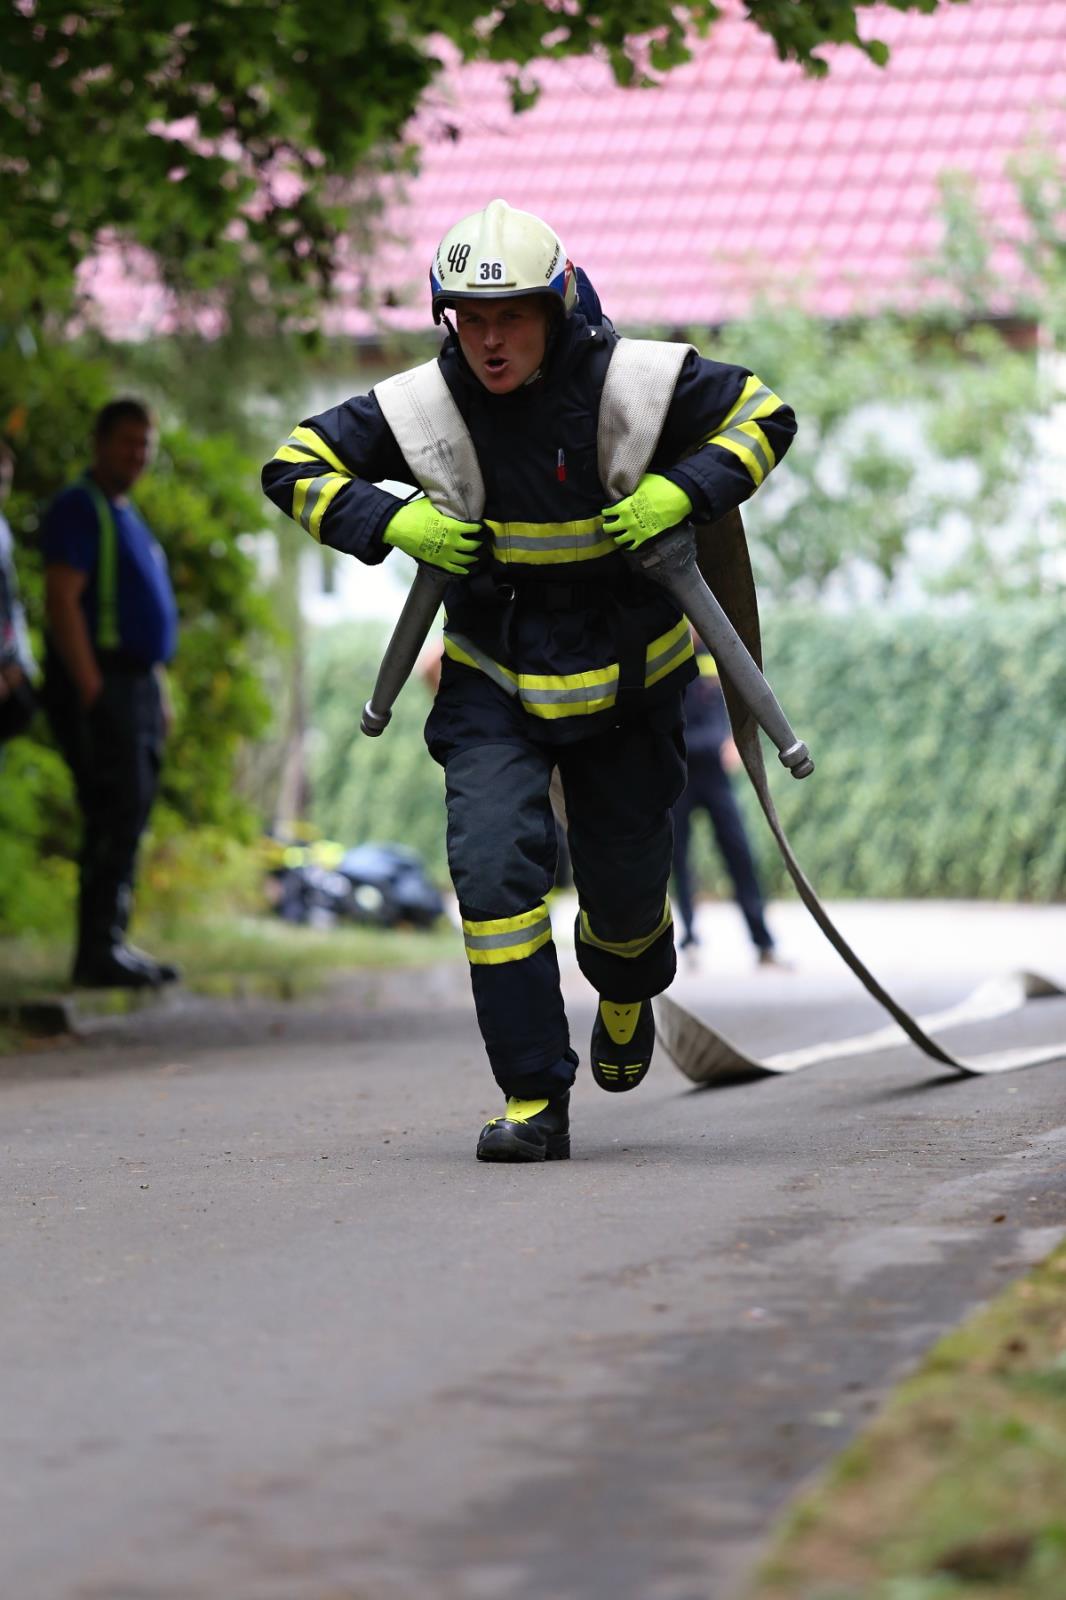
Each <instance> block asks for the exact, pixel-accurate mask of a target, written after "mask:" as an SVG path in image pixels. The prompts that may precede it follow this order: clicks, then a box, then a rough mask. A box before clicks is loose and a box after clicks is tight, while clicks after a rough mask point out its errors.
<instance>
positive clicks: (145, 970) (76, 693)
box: [42, 400, 177, 988]
mask: <svg viewBox="0 0 1066 1600" xmlns="http://www.w3.org/2000/svg"><path fill="white" fill-rule="evenodd" d="M151 436H152V419H151V416H150V414H149V412H148V410H147V408H146V407H145V406H144V405H142V404H141V402H140V401H139V400H112V401H111V402H110V403H109V404H108V405H106V406H104V408H103V410H102V411H101V412H100V414H99V416H98V417H97V418H96V423H95V427H94V430H93V461H92V466H91V467H90V468H89V470H88V471H87V472H86V473H85V475H84V476H83V477H81V478H79V479H78V480H77V482H75V483H73V484H71V485H69V486H68V487H67V488H66V489H64V490H63V491H62V493H61V494H59V495H58V496H57V497H56V499H55V500H54V501H53V502H52V505H51V506H50V507H49V509H48V513H47V515H46V517H45V521H44V528H43V532H42V548H43V552H44V561H45V618H46V643H47V655H46V661H45V687H44V701H45V708H46V710H47V712H48V715H49V718H50V720H51V723H52V727H53V729H54V731H55V735H56V739H57V742H58V744H59V747H60V749H61V750H62V752H63V755H64V756H65V758H66V760H67V762H68V764H69V766H70V769H71V772H72V774H73V777H74V784H75V789H76V791H77V796H78V803H79V805H80V807H81V811H82V816H83V821H84V834H83V839H82V850H81V856H80V861H79V867H80V879H79V886H80V894H79V907H78V943H77V952H76V955H75V959H74V973H73V977H74V982H75V983H79V984H84V985H88V986H90V987H93V988H105V987H110V986H119V985H120V986H122V987H124V988H142V987H146V986H149V985H154V984H160V983H164V982H167V981H169V980H170V979H173V978H176V977H177V972H176V971H175V969H174V968H173V967H169V966H167V965H165V964H164V963H162V962H158V961H155V960H153V959H152V958H151V957H150V956H146V955H144V954H143V953H142V952H141V951H138V950H136V949H134V948H133V947H132V946H131V945H129V944H128V943H127V942H126V926H127V923H128V921H129V916H130V911H131V908H132V896H133V881H134V874H135V870H136V861H137V849H138V845H139V843H140V839H141V835H142V833H143V832H144V829H145V825H146V824H147V821H148V815H149V812H150V811H151V808H152V803H153V801H154V799H155V795H156V790H157V788H158V783H159V769H160V762H161V758H162V752H163V741H164V738H165V735H166V732H167V729H168V727H169V723H170V709H169V697H168V694H167V687H166V675H165V666H166V663H167V662H168V661H169V660H170V659H171V657H172V656H173V654H174V650H175V647H176V644H177V606H176V604H175V601H174V592H173V589H172V588H171V584H170V577H169V574H168V572H167V563H166V557H165V556H164V554H163V551H162V550H161V548H160V546H159V545H158V543H157V542H156V540H155V538H154V537H153V536H152V534H151V532H150V531H149V529H148V527H147V526H146V524H145V523H144V522H143V521H142V519H141V518H140V517H139V516H138V514H137V512H136V510H135V509H134V507H133V506H132V505H131V504H130V502H129V500H128V499H127V498H126V497H127V494H128V492H129V490H130V489H132V487H133V485H134V484H135V483H136V481H137V479H138V478H139V477H140V476H141V473H142V472H143V471H144V469H145V467H146V465H147V464H148V459H149V454H150V449H151Z"/></svg>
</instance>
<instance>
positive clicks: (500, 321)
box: [455, 295, 549, 394]
mask: <svg viewBox="0 0 1066 1600" xmlns="http://www.w3.org/2000/svg"><path fill="white" fill-rule="evenodd" d="M548 315H549V313H548V309H547V307H546V306H545V305H544V303H543V299H542V297H541V296H539V295H533V296H528V295H518V296H516V297H515V298H514V299H513V300H485V301H482V302H481V303H480V304H474V303H473V302H470V301H468V302H467V303H465V304H463V303H460V304H459V305H458V306H456V308H455V321H456V326H457V328H458V331H459V343H460V344H461V345H462V348H463V354H464V356H465V357H466V359H467V361H468V363H469V365H470V368H471V370H472V372H473V373H474V375H475V377H476V378H477V379H478V380H479V382H481V383H483V384H484V385H485V388H486V389H488V390H489V392H490V393H491V394H510V393H511V391H512V390H513V389H519V388H521V386H522V384H523V383H525V381H526V379H527V378H531V377H532V376H533V374H534V373H535V372H536V370H537V368H538V367H539V366H540V364H541V362H542V361H543V360H544V351H545V349H546V348H547V344H548Z"/></svg>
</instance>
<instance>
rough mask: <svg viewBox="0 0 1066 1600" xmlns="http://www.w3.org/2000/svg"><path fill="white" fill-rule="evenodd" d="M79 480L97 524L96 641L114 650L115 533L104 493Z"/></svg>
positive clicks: (116, 643)
mask: <svg viewBox="0 0 1066 1600" xmlns="http://www.w3.org/2000/svg"><path fill="white" fill-rule="evenodd" d="M82 483H83V484H84V485H85V487H86V489H88V491H89V495H90V498H91V499H92V502H93V505H94V506H95V507H96V516H97V520H98V522H99V524H100V553H99V555H98V557H97V563H96V642H97V644H98V645H99V647H100V649H101V650H117V649H118V647H119V633H118V534H117V532H116V531H115V519H114V517H113V516H112V514H111V506H110V504H109V502H108V500H107V498H106V496H105V495H103V494H101V492H100V490H99V488H98V487H97V485H96V484H95V483H94V482H93V480H92V479H91V478H83V479H82Z"/></svg>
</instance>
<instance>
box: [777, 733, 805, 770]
mask: <svg viewBox="0 0 1066 1600" xmlns="http://www.w3.org/2000/svg"><path fill="white" fill-rule="evenodd" d="M777 759H778V761H780V763H781V765H782V766H783V767H787V768H788V770H789V772H791V774H792V776H793V777H794V778H809V777H810V775H811V773H812V772H813V771H814V762H813V761H812V760H811V756H810V751H809V750H808V749H807V746H806V745H805V744H804V742H803V740H802V739H797V740H796V742H795V744H790V745H789V747H788V749H787V750H779V751H778V752H777Z"/></svg>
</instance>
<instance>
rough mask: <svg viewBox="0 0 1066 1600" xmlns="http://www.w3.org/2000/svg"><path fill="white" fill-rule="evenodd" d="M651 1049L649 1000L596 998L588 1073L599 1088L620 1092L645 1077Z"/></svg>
mask: <svg viewBox="0 0 1066 1600" xmlns="http://www.w3.org/2000/svg"><path fill="white" fill-rule="evenodd" d="M654 1049H655V1018H654V1017H653V1016H652V1011H651V1001H650V1000H634V1001H632V1002H631V1003H629V1004H626V1003H625V1002H623V1001H621V1000H603V999H601V1000H600V1005H599V1010H598V1011H597V1012H596V1021H595V1023H594V1024H593V1028H592V1076H593V1077H594V1078H595V1080H596V1082H597V1083H598V1084H599V1086H600V1088H601V1089H607V1090H609V1091H610V1092H611V1093H612V1094H622V1093H623V1092H624V1091H625V1090H626V1089H635V1088H636V1086H637V1084H638V1083H641V1082H643V1080H644V1078H645V1077H647V1073H648V1068H649V1067H650V1066H651V1057H652V1051H653V1050H654Z"/></svg>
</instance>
